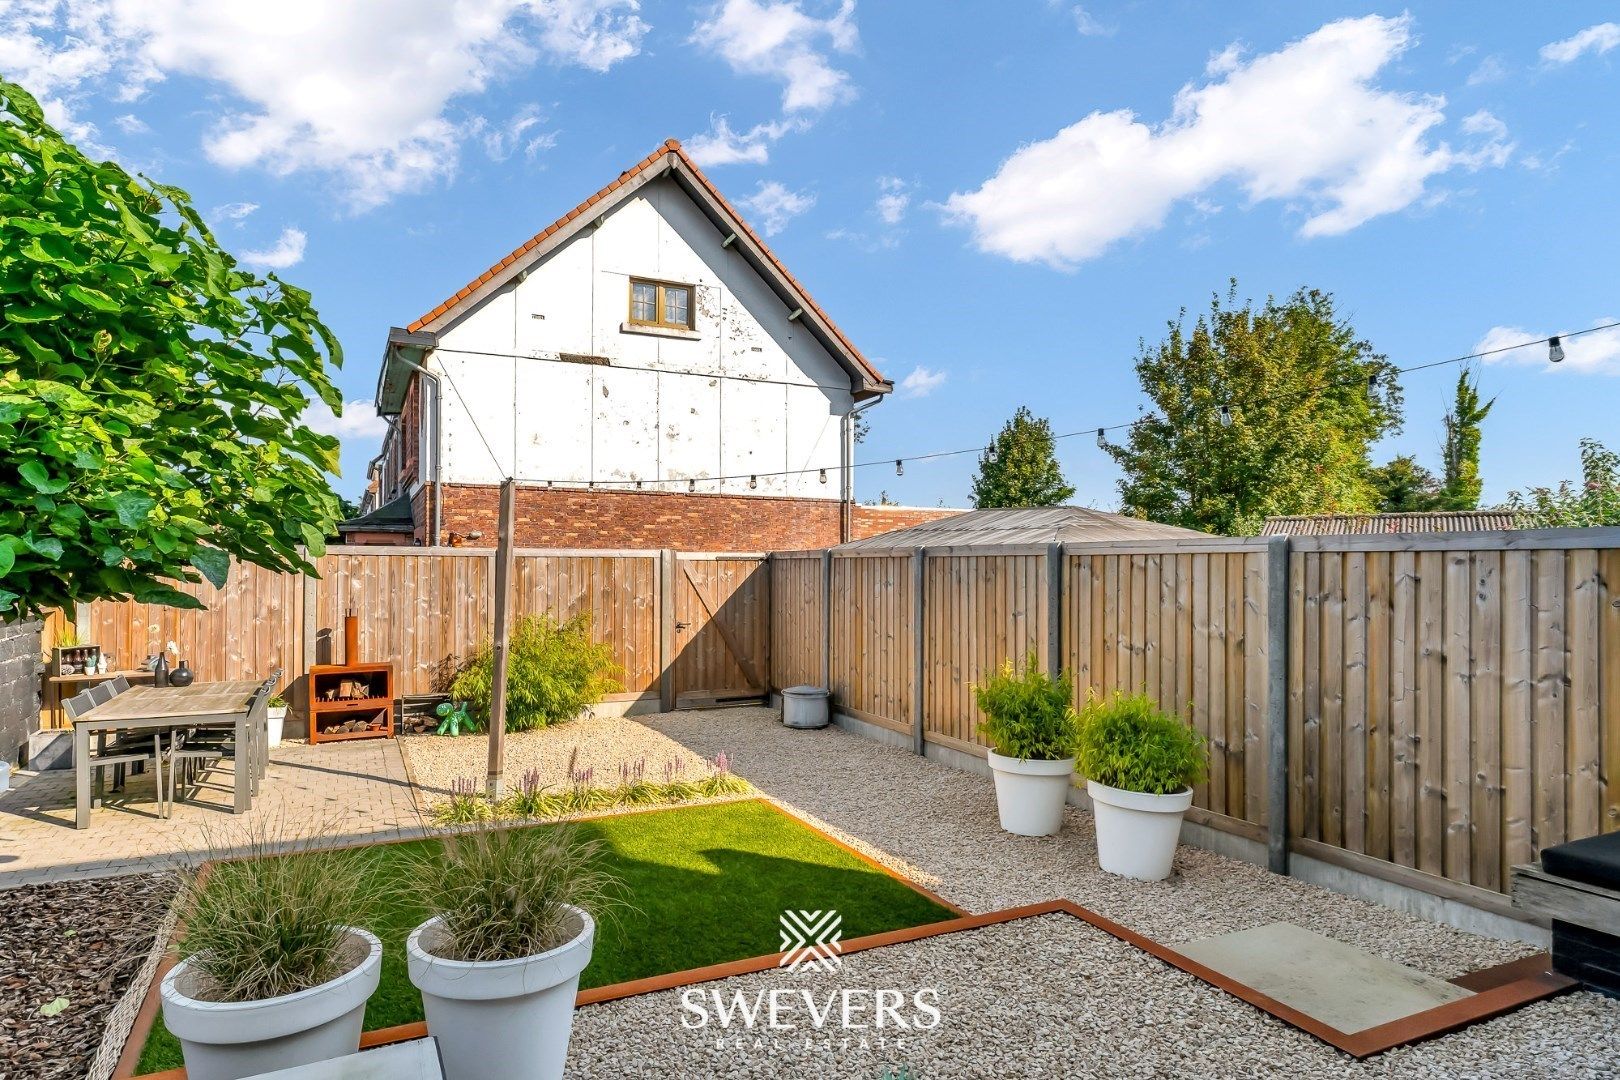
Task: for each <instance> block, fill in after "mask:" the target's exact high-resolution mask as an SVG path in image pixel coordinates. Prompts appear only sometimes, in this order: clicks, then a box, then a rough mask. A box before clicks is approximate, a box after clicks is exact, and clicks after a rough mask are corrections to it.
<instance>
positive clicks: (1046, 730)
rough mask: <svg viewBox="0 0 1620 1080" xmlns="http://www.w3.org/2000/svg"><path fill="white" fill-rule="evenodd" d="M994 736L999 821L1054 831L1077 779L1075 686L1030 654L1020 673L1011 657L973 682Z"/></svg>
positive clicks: (1012, 827) (984, 729)
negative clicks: (1043, 667)
mask: <svg viewBox="0 0 1620 1080" xmlns="http://www.w3.org/2000/svg"><path fill="white" fill-rule="evenodd" d="M973 696H974V700H975V701H976V702H978V706H979V711H980V712H982V713H984V720H983V721H982V722H981V723H980V724H979V733H980V734H981V735H983V736H984V737H985V738H986V739H987V740H989V742H990V747H991V748H990V751H989V753H988V755H987V757H988V758H989V760H990V769H991V773H992V775H993V776H994V777H995V783H996V809H997V811H998V812H999V814H1000V816H1001V827H1002V828H1003V829H1006V830H1007V831H1008V832H1010V833H1014V834H1016V835H1018V836H1050V835H1052V834H1053V833H1055V832H1057V831H1058V829H1060V828H1061V827H1062V825H1063V806H1064V804H1065V803H1066V802H1067V801H1068V798H1069V787H1070V786H1071V784H1072V783H1073V779H1074V744H1075V735H1076V726H1075V724H1076V718H1075V712H1074V687H1073V685H1072V684H1071V682H1070V680H1069V678H1068V676H1067V675H1062V674H1060V675H1047V674H1043V673H1042V672H1041V671H1040V670H1039V667H1038V665H1037V663H1036V660H1035V657H1034V656H1033V655H1031V656H1030V657H1029V659H1028V660H1027V661H1026V662H1025V665H1024V671H1023V673H1022V674H1020V673H1019V672H1018V671H1017V670H1015V669H1014V667H1013V662H1012V661H1011V660H1008V661H1006V663H1004V664H1003V665H1002V667H1001V670H1000V671H999V672H997V673H996V674H995V675H993V676H991V677H990V678H989V679H986V680H985V681H984V682H983V683H982V684H980V685H978V686H975V687H974V688H973Z"/></svg>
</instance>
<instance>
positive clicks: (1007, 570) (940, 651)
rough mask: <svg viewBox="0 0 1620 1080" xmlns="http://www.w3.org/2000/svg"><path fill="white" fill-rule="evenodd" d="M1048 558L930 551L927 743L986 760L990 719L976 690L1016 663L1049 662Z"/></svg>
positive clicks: (927, 573) (927, 579) (927, 576)
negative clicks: (982, 726) (983, 732)
mask: <svg viewBox="0 0 1620 1080" xmlns="http://www.w3.org/2000/svg"><path fill="white" fill-rule="evenodd" d="M1046 574H1047V568H1046V557H1045V556H1044V555H1037V554H986V555H960V554H944V553H942V554H935V553H933V552H930V553H929V554H928V557H927V559H926V561H925V566H924V571H923V581H924V587H925V589H926V594H925V612H926V616H925V617H927V616H932V618H930V622H931V623H932V625H931V626H930V632H929V637H928V644H927V648H926V650H925V654H924V658H923V662H924V672H925V675H924V679H923V685H924V691H925V694H926V697H925V698H924V703H923V717H924V725H925V726H924V738H925V739H927V740H928V741H929V742H933V743H937V744H939V745H942V746H946V747H950V748H952V749H956V750H962V751H965V752H967V753H971V754H975V755H978V756H983V754H984V750H985V741H984V739H982V738H981V737H980V736H979V732H978V727H979V722H980V721H981V720H982V719H983V717H982V715H981V714H980V712H979V709H978V706H977V705H976V704H974V700H973V687H974V685H975V684H977V683H978V682H980V681H981V680H982V679H984V678H985V677H987V676H988V675H990V674H992V673H993V672H995V671H996V670H998V669H999V668H1000V667H1001V665H1002V664H1003V663H1004V662H1005V661H1007V660H1011V661H1012V662H1013V665H1014V667H1015V668H1016V669H1017V670H1019V671H1023V670H1024V669H1025V665H1026V664H1027V663H1028V661H1029V657H1030V655H1031V654H1034V656H1035V662H1036V664H1037V665H1038V666H1042V667H1044V666H1045V663H1046V641H1047V623H1048V612H1047V607H1048V604H1047V578H1046Z"/></svg>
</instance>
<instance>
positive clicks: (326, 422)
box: [299, 398, 388, 439]
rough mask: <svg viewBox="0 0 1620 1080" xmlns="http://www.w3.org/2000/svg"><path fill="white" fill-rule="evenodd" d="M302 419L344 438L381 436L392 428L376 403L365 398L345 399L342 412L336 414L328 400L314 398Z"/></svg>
mask: <svg viewBox="0 0 1620 1080" xmlns="http://www.w3.org/2000/svg"><path fill="white" fill-rule="evenodd" d="M299 422H300V423H302V424H304V425H305V426H306V427H309V428H312V429H313V430H315V431H318V432H320V433H321V434H322V435H336V436H337V437H338V438H340V439H380V438H382V437H383V435H384V434H386V433H387V431H388V421H387V420H384V419H383V418H382V417H380V416H378V415H377V406H376V404H375V403H373V402H370V401H367V400H365V399H363V398H357V399H355V400H354V401H346V402H344V403H343V415H342V416H337V415H335V414H334V413H333V412H332V410H331V408H330V407H329V406H328V405H327V404H326V403H325V402H324V401H318V400H312V401H310V403H309V408H308V409H306V410H305V411H304V415H303V416H302V417H301V418H300V421H299Z"/></svg>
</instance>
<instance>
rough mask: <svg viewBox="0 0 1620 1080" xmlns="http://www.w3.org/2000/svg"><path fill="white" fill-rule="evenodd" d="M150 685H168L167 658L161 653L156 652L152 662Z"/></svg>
mask: <svg viewBox="0 0 1620 1080" xmlns="http://www.w3.org/2000/svg"><path fill="white" fill-rule="evenodd" d="M152 685H153V686H168V685H169V658H168V657H167V656H164V655H163V654H162V653H159V654H158V658H157V660H156V661H154V662H153V664H152Z"/></svg>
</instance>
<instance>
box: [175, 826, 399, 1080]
mask: <svg viewBox="0 0 1620 1080" xmlns="http://www.w3.org/2000/svg"><path fill="white" fill-rule="evenodd" d="M279 832H280V830H277V829H273V828H271V827H270V826H267V825H263V824H260V825H255V826H250V827H249V828H248V830H247V831H246V834H245V837H244V838H243V840H242V841H241V842H228V841H227V842H221V843H215V842H214V841H212V840H210V841H209V845H208V846H209V851H210V854H211V855H213V856H215V858H214V859H213V861H211V862H209V863H207V864H206V865H205V866H204V868H203V869H202V870H201V871H191V870H187V871H183V872H182V874H181V888H180V895H179V899H178V901H177V903H178V905H179V910H180V912H181V920H182V921H181V928H182V929H181V933H180V936H179V942H178V948H177V952H178V953H179V955H180V960H181V962H180V963H179V964H177V965H176V966H175V967H174V968H173V970H171V971H170V972H169V973H168V975H166V976H165V977H164V979H163V982H162V985H161V986H160V988H159V989H160V998H161V1000H162V1003H163V1019H164V1023H165V1024H166V1025H167V1026H168V1028H169V1030H170V1031H171V1032H173V1033H174V1035H175V1036H177V1037H178V1038H179V1039H180V1045H181V1050H182V1053H183V1054H184V1055H185V1063H186V1072H187V1075H188V1076H190V1077H193V1078H194V1080H230V1078H233V1077H241V1076H257V1075H258V1074H260V1073H264V1072H271V1071H276V1070H280V1069H286V1068H292V1067H294V1066H298V1065H305V1064H309V1063H312V1062H316V1061H323V1060H325V1059H327V1058H331V1057H339V1056H342V1055H344V1054H352V1053H354V1052H355V1051H356V1050H358V1049H359V1046H360V1027H361V1020H362V1018H363V1016H364V1014H365V1007H366V999H367V998H369V997H370V996H371V994H372V992H373V991H374V990H376V988H377V984H378V980H379V977H380V975H381V971H382V943H381V942H380V941H378V939H377V937H376V936H375V935H373V934H372V933H370V932H369V931H367V930H364V929H361V927H362V926H364V924H365V923H367V922H370V921H371V920H372V916H373V915H374V914H375V913H376V910H377V908H376V904H375V893H374V883H372V882H370V881H369V880H368V879H367V877H366V875H365V872H364V869H363V868H362V867H361V866H360V864H359V863H358V862H357V861H356V860H353V859H344V858H341V857H339V856H338V855H337V854H336V853H334V852H332V851H329V850H326V851H323V850H318V849H317V848H316V847H315V845H316V844H318V843H319V839H318V838H317V837H315V836H308V837H303V838H297V839H293V840H291V841H288V840H285V839H282V838H281V836H280V835H279Z"/></svg>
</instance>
